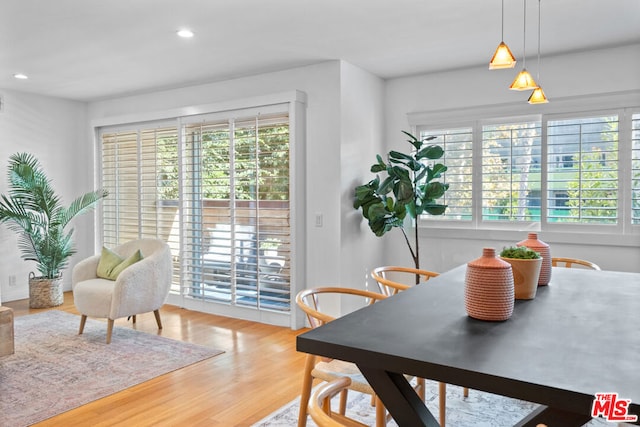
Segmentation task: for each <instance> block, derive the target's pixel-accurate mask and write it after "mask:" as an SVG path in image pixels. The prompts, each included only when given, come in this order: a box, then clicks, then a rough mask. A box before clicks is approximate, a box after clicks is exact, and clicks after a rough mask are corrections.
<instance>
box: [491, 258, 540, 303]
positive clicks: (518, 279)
mask: <svg viewBox="0 0 640 427" xmlns="http://www.w3.org/2000/svg"><path fill="white" fill-rule="evenodd" d="M500 258H502V259H503V260H505V261H506V262H508V263H509V264H511V269H512V270H513V284H514V290H515V299H533V298H535V297H536V292H537V290H538V278H539V277H540V267H541V266H542V257H541V256H540V254H539V253H538V252H536V251H534V250H531V249H529V248H527V247H526V246H518V247H513V246H512V247H508V248H504V249H503V250H502V252H500Z"/></svg>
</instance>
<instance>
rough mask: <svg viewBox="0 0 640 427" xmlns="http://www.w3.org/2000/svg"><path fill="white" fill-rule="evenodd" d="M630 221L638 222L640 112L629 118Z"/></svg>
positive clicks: (639, 201) (639, 213)
mask: <svg viewBox="0 0 640 427" xmlns="http://www.w3.org/2000/svg"><path fill="white" fill-rule="evenodd" d="M631 223H632V224H640V113H638V114H633V115H632V118H631Z"/></svg>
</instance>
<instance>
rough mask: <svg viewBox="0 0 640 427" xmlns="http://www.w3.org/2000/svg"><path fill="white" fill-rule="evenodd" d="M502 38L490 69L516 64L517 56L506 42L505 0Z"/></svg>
mask: <svg viewBox="0 0 640 427" xmlns="http://www.w3.org/2000/svg"><path fill="white" fill-rule="evenodd" d="M500 40H501V41H500V44H499V45H498V48H497V49H496V52H495V53H494V54H493V56H492V57H491V61H490V62H489V69H490V70H500V69H503V68H513V67H515V66H516V58H515V56H513V53H511V49H509V46H507V45H506V44H505V42H504V0H502V32H501V39H500Z"/></svg>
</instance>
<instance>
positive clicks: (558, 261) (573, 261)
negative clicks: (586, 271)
mask: <svg viewBox="0 0 640 427" xmlns="http://www.w3.org/2000/svg"><path fill="white" fill-rule="evenodd" d="M576 265H581V266H583V267H586V268H590V269H591V270H602V269H601V268H600V267H599V266H598V264H595V263H593V262H591V261H586V260H584V259H578V258H562V257H551V266H552V267H565V268H573V267H574V266H576Z"/></svg>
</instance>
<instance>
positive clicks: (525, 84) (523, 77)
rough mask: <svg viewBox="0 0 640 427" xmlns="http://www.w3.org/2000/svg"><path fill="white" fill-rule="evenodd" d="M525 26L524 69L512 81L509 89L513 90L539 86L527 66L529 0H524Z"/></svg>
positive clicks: (523, 45)
mask: <svg viewBox="0 0 640 427" xmlns="http://www.w3.org/2000/svg"><path fill="white" fill-rule="evenodd" d="M522 28H523V35H522V71H520V72H519V73H518V75H517V76H516V78H515V79H514V80H513V83H511V86H509V89H511V90H531V89H536V88H537V87H538V85H537V84H536V82H535V80H533V77H531V74H529V72H528V71H527V68H526V66H525V63H526V60H527V54H526V46H527V43H526V36H527V0H524V23H523V25H522Z"/></svg>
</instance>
